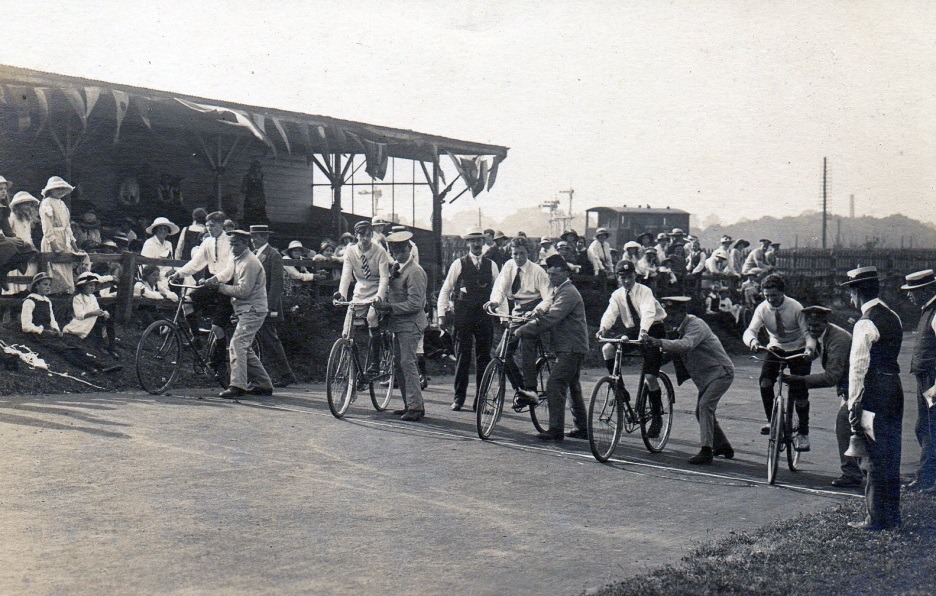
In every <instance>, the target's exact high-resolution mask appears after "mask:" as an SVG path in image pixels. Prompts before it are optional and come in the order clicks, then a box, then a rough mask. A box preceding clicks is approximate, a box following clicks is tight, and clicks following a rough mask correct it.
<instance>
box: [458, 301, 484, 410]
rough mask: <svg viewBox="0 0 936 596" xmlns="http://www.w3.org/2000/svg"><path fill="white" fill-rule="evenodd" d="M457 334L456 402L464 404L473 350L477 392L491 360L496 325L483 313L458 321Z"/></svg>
mask: <svg viewBox="0 0 936 596" xmlns="http://www.w3.org/2000/svg"><path fill="white" fill-rule="evenodd" d="M455 336H456V338H457V341H458V360H457V362H456V363H455V403H458V404H464V403H465V396H466V395H467V393H468V374H469V373H470V372H471V356H472V351H473V352H474V358H475V391H476V392H477V388H478V387H480V386H481V377H482V376H484V369H485V367H487V365H488V362H490V360H491V341H492V339H493V338H494V326H493V324H492V322H491V318H490V317H488V316H486V315H484V314H483V313H482V314H481V315H480V316H479V317H476V318H473V319H468V320H466V321H464V322H459V323H457V324H456V325H455ZM472 348H473V350H472Z"/></svg>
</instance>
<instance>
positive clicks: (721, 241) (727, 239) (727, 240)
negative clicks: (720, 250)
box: [720, 235, 732, 244]
mask: <svg viewBox="0 0 936 596" xmlns="http://www.w3.org/2000/svg"><path fill="white" fill-rule="evenodd" d="M731 241H732V238H731V236H727V235H725V236H722V237H721V240H720V243H721V244H724V243H726V242H729V243H730V242H731Z"/></svg>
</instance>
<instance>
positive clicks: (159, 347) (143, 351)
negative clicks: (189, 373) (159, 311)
mask: <svg viewBox="0 0 936 596" xmlns="http://www.w3.org/2000/svg"><path fill="white" fill-rule="evenodd" d="M181 364H182V342H181V341H180V340H179V333H178V331H176V328H175V325H173V324H172V323H170V322H169V321H165V320H162V321H153V322H152V323H150V326H149V327H147V328H146V331H144V332H143V335H142V336H141V337H140V343H138V344H137V350H136V374H137V379H138V380H139V381H140V386H141V387H143V389H144V390H146V391H147V392H148V393H151V394H153V395H159V394H161V393H164V392H165V391H166V390H167V389H169V386H170V385H172V382H173V381H175V379H176V377H177V376H178V374H179V367H180V366H181Z"/></svg>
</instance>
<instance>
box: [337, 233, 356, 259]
mask: <svg viewBox="0 0 936 596" xmlns="http://www.w3.org/2000/svg"><path fill="white" fill-rule="evenodd" d="M356 241H357V238H355V237H354V234H352V233H351V232H345V233H344V234H342V235H341V238H339V239H338V247H337V248H336V249H335V256H336V257H338V258H341V257H343V256H344V253H345V250H347V248H348V246H350V245H352V244H354V243H355V242H356Z"/></svg>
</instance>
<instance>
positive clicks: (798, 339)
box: [744, 296, 815, 352]
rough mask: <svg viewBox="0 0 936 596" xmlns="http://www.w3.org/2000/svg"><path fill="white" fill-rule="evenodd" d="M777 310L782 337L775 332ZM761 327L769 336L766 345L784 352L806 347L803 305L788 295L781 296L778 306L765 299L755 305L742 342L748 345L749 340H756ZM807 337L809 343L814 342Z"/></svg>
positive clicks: (807, 335)
mask: <svg viewBox="0 0 936 596" xmlns="http://www.w3.org/2000/svg"><path fill="white" fill-rule="evenodd" d="M777 311H780V320H781V321H782V322H783V329H784V331H785V333H784V335H783V336H782V337H781V336H779V335H778V334H777ZM761 328H765V329H767V335H768V337H769V338H770V342H769V343H768V344H767V345H768V347H772V348H780V349H781V350H783V351H785V352H789V351H791V350H799V349H801V348H804V347H806V344H807V338H808V337H809V334H808V333H807V332H806V317H805V316H803V305H802V304H800V303H799V302H798V301H796V300H794V299H793V298H790V297H789V296H784V297H783V303H782V304H781V305H780V308H774V307H772V306H771V305H770V303H769V302H767V301H766V300H764V301H763V302H761V303H760V304H758V305H757V308H755V309H754V314H753V315H752V316H751V324H750V325H748V328H747V329H746V330H745V331H744V344H745V345H747V346H750V345H751V342H754V341H757V334H758V332H760V330H761ZM809 339H810V340H811V341H809V342H808V343H809V344H810V345H812V344H814V343H815V340H812V338H809Z"/></svg>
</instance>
